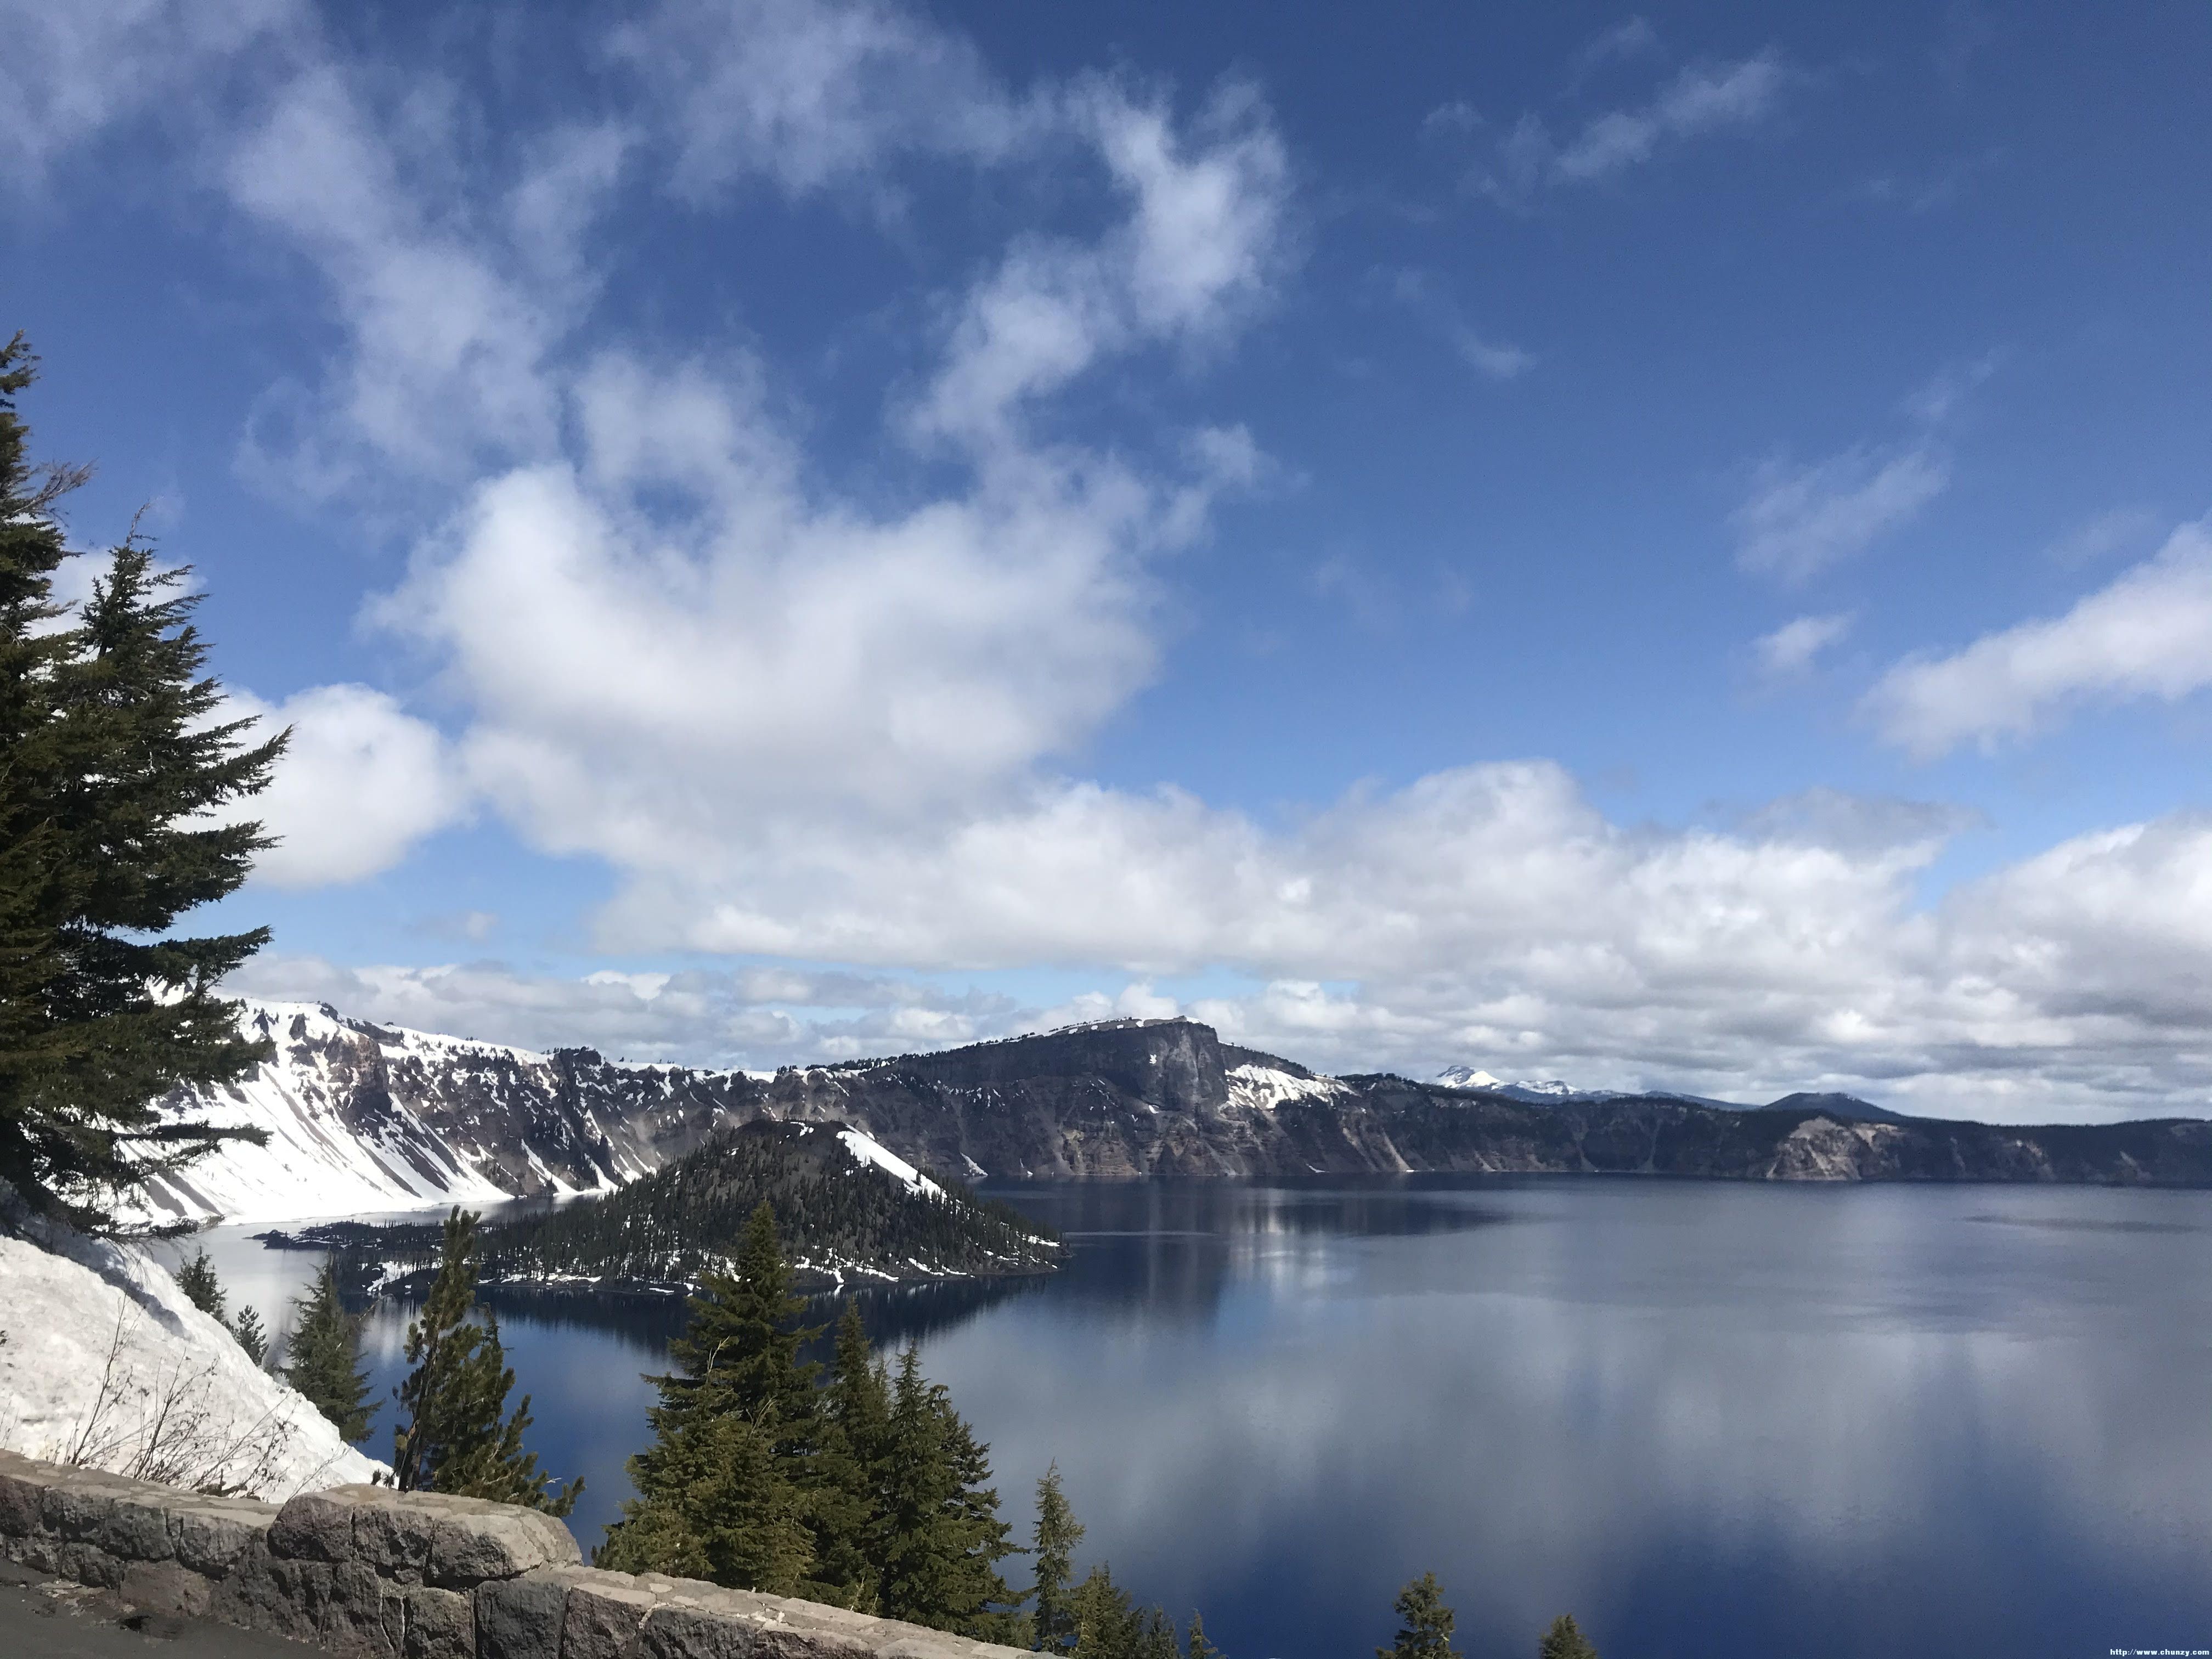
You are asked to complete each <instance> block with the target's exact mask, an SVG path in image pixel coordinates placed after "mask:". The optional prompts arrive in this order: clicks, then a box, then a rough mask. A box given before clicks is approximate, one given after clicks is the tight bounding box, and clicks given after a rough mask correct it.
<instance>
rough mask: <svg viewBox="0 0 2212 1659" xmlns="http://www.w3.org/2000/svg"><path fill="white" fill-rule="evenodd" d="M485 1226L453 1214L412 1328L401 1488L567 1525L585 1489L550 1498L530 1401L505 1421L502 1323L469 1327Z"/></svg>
mask: <svg viewBox="0 0 2212 1659" xmlns="http://www.w3.org/2000/svg"><path fill="white" fill-rule="evenodd" d="M477 1272H478V1261H477V1218H476V1217H475V1216H474V1215H471V1214H468V1213H465V1212H463V1211H461V1210H459V1209H458V1208H457V1209H455V1210H454V1211H453V1213H452V1214H451V1215H450V1216H448V1217H447V1220H446V1233H445V1242H444V1251H443V1255H442V1259H441V1261H440V1264H439V1267H438V1277H437V1280H436V1282H435V1284H433V1285H431V1287H430V1296H429V1300H428V1302H427V1303H425V1304H423V1308H422V1316H421V1317H420V1318H418V1319H416V1321H415V1322H413V1323H411V1324H410V1325H409V1326H408V1328H407V1363H408V1364H409V1365H410V1366H411V1367H412V1368H413V1369H412V1370H410V1371H409V1373H408V1375H407V1379H406V1381H405V1382H404V1383H401V1384H400V1385H399V1388H398V1396H399V1403H400V1407H401V1408H402V1410H403V1411H404V1412H405V1413H406V1419H405V1420H404V1422H402V1423H401V1424H400V1425H399V1426H398V1428H397V1429H396V1430H395V1431H394V1432H393V1442H392V1473H393V1481H394V1484H395V1485H397V1486H398V1487H399V1488H400V1490H402V1491H403V1492H408V1491H414V1492H455V1493H458V1494H459V1495H461V1496H463V1497H467V1498H490V1499H491V1500H493V1501H494V1502H495V1503H501V1504H525V1505H527V1506H528V1507H529V1508H532V1509H538V1510H545V1511H546V1512H547V1513H548V1514H551V1515H566V1514H568V1512H569V1511H570V1510H573V1509H574V1508H575V1506H576V1498H577V1496H578V1494H579V1493H580V1492H582V1491H583V1489H584V1483H583V1482H582V1481H581V1480H572V1481H570V1482H569V1483H568V1488H567V1490H566V1491H565V1492H562V1493H560V1494H558V1495H556V1494H554V1493H551V1492H548V1491H547V1488H548V1487H549V1486H550V1485H551V1484H552V1477H551V1476H550V1475H548V1474H542V1473H541V1472H540V1471H539V1469H538V1457H537V1454H535V1453H534V1452H526V1451H525V1450H523V1449H522V1432H523V1431H524V1430H525V1429H526V1428H528V1427H529V1426H530V1396H529V1395H523V1396H522V1403H521V1404H520V1406H518V1407H516V1408H515V1411H514V1414H513V1416H511V1417H504V1416H503V1413H505V1412H506V1411H507V1394H508V1392H509V1391H510V1390H511V1389H513V1387H514V1373H513V1371H511V1370H507V1363H506V1362H507V1354H506V1351H505V1350H504V1349H503V1348H502V1347H501V1346H500V1340H499V1322H498V1321H497V1320H495V1319H494V1318H492V1317H490V1316H489V1315H486V1316H485V1320H484V1322H483V1324H482V1325H477V1324H474V1323H472V1322H470V1320H469V1315H470V1314H471V1312H472V1311H473V1310H474V1309H475V1305H476V1287H477Z"/></svg>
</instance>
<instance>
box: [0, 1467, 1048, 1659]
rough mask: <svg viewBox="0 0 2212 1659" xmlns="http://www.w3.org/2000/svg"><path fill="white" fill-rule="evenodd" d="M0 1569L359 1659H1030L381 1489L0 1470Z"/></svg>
mask: <svg viewBox="0 0 2212 1659" xmlns="http://www.w3.org/2000/svg"><path fill="white" fill-rule="evenodd" d="M0 1557H5V1558H7V1559H10V1560H14V1561H18V1562H21V1563H22V1564H23V1565H27V1566H30V1567H33V1568H36V1569H38V1570H39V1571H42V1572H50V1573H53V1574H55V1575H56V1576H58V1577H64V1578H70V1579H74V1580H76V1582H78V1583H85V1584H95V1585H98V1586H100V1588H102V1589H106V1590H110V1591H112V1592H113V1593H114V1595H116V1596H117V1597H118V1599H120V1600H121V1601H126V1602H129V1603H131V1605H132V1606H133V1607H137V1608H141V1609H144V1610H147V1611H151V1612H155V1613H172V1614H177V1615H181V1616H183V1617H185V1618H194V1619H210V1620H216V1621H219V1622H222V1623H225V1624H230V1625H236V1626H243V1627H245V1628H246V1629H250V1630H259V1631H267V1632H271V1633H273V1634H276V1635H279V1636H284V1637H289V1638H292V1639H294V1640H295V1641H300V1642H304V1643H312V1644H314V1645H315V1646H317V1647H319V1648H321V1649H323V1650H325V1651H327V1652H331V1653H335V1654H342V1655H347V1656H363V1659H368V1656H376V1659H1025V1656H1019V1655H1018V1654H1017V1652H1016V1650H1013V1649H1012V1648H1002V1647H993V1646H990V1645H988V1644H985V1643H981V1642H971V1641H969V1640H967V1639H966V1638H962V1637H957V1636H951V1635H947V1634H945V1632H941V1631H933V1630H925V1629H923V1628H921V1626H915V1625H903V1624H900V1623H898V1622H896V1620H889V1619H872V1618H869V1617H867V1616H866V1615H865V1614H862V1613H848V1612H847V1611H845V1610H844V1609H843V1608H841V1607H822V1606H818V1605H817V1604H816V1603H813V1602H811V1601H791V1600H787V1599H786V1598H784V1597H781V1596H774V1595H752V1594H750V1593H749V1592H747V1591H744V1590H728V1589H720V1588H719V1587H718V1586H716V1585H713V1584H707V1583H699V1582H698V1581H696V1580H693V1579H684V1578H666V1577H661V1576H659V1574H656V1573H645V1574H640V1575H635V1576H633V1575H631V1574H629V1573H621V1572H602V1571H598V1570H597V1569H595V1568H592V1567H587V1566H585V1565H583V1558H582V1554H581V1553H580V1551H579V1550H578V1549H577V1547H576V1541H575V1539H574V1537H573V1536H572V1535H571V1534H569V1531H568V1528H566V1527H564V1526H563V1525H562V1524H561V1522H558V1521H556V1520H554V1519H553V1518H552V1517H550V1516H544V1515H540V1514H538V1513H536V1512H535V1511H533V1510H523V1509H516V1508H513V1507H511V1506H509V1505H507V1504H489V1503H485V1502H483V1500H481V1499H478V1498H447V1497H443V1496H441V1495H438V1494H435V1493H429V1492H394V1491H392V1489H391V1488H390V1487H388V1486H339V1487H337V1488H335V1489H333V1490H331V1491H330V1492H308V1493H305V1494H303V1495H301V1496H300V1497H298V1498H293V1499H292V1500H291V1501H290V1502H289V1503H287V1504H284V1505H283V1508H281V1509H279V1508H277V1507H276V1506H275V1505H273V1504H262V1503H257V1502H255V1501H253V1500H252V1499H250V1498H204V1497H200V1496H197V1495H196V1494H193V1493H191V1492H179V1491H177V1490H175V1489H173V1488H172V1487H167V1486H150V1485H149V1484H147V1483H146V1482H144V1481H139V1480H125V1479H124V1478H122V1477H121V1476H119V1475H112V1474H99V1473H96V1472H94V1471H91V1470H87V1469H72V1468H61V1467H59V1466H58V1465H56V1464H52V1463H40V1462H34V1461H33V1460H32V1459H30V1458H27V1457H18V1456H16V1455H14V1454H12V1453H9V1452H0Z"/></svg>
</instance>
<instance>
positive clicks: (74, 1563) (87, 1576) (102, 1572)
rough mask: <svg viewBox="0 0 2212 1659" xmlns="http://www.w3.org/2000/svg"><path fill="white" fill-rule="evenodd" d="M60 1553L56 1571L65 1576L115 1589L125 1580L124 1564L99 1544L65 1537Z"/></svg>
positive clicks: (83, 1582)
mask: <svg viewBox="0 0 2212 1659" xmlns="http://www.w3.org/2000/svg"><path fill="white" fill-rule="evenodd" d="M58 1555H59V1558H60V1559H59V1564H58V1566H57V1567H56V1569H55V1571H57V1572H58V1574H59V1575H60V1576H61V1577H64V1578H74V1579H75V1580H76V1582H77V1583H80V1584H97V1585H99V1586H100V1589H114V1588H115V1587H116V1586H117V1585H118V1584H119V1583H122V1582H123V1568H124V1564H123V1563H122V1562H120V1561H118V1560H117V1559H115V1558H114V1557H113V1556H112V1555H110V1554H109V1553H107V1552H106V1550H104V1549H102V1548H100V1546H99V1545H97V1544H88V1543H80V1542H75V1541H70V1540H68V1539H64V1540H63V1541H62V1545H61V1548H60V1549H59V1551H58Z"/></svg>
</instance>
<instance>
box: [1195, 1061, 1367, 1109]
mask: <svg viewBox="0 0 2212 1659" xmlns="http://www.w3.org/2000/svg"><path fill="white" fill-rule="evenodd" d="M1224 1075H1225V1076H1226V1078H1227V1079H1228V1081H1229V1104H1230V1106H1231V1109H1241V1110H1243V1111H1248V1112H1272V1111H1273V1110H1274V1109H1275V1108H1277V1107H1278V1106H1280V1105H1282V1104H1283V1103H1285V1102H1286V1101H1292V1100H1327V1099H1328V1098H1330V1097H1333V1096H1335V1095H1341V1094H1348V1093H1349V1092H1351V1091H1349V1090H1348V1089H1346V1087H1345V1085H1343V1084H1341V1083H1339V1082H1338V1081H1337V1080H1336V1079H1334V1078H1333V1077H1300V1076H1299V1075H1298V1074H1297V1073H1296V1072H1285V1071H1283V1070H1281V1069H1280V1068H1279V1067H1277V1066H1258V1065H1250V1064H1247V1065H1243V1066H1230V1067H1228V1068H1227V1071H1226V1072H1225V1074H1224Z"/></svg>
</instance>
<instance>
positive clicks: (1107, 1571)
mask: <svg viewBox="0 0 2212 1659" xmlns="http://www.w3.org/2000/svg"><path fill="white" fill-rule="evenodd" d="M1067 1610H1068V1614H1069V1616H1070V1618H1071V1619H1072V1620H1073V1623H1074V1626H1075V1649H1074V1650H1075V1655H1076V1659H1137V1648H1138V1642H1139V1637H1140V1635H1141V1634H1142V1632H1143V1622H1142V1617H1141V1615H1140V1614H1139V1613H1138V1612H1137V1609H1136V1608H1135V1607H1134V1606H1133V1605H1132V1604H1131V1602H1130V1601H1129V1593H1128V1591H1127V1590H1125V1589H1122V1588H1121V1586H1120V1585H1119V1584H1117V1583H1115V1582H1114V1571H1113V1569H1112V1568H1111V1567H1109V1566H1108V1565H1105V1564H1104V1563H1103V1562H1101V1563H1100V1564H1099V1565H1097V1566H1095V1567H1093V1568H1091V1571H1090V1573H1089V1574H1088V1575H1087V1576H1086V1577H1085V1578H1084V1580H1083V1582H1082V1583H1079V1584H1078V1585H1077V1586H1076V1587H1075V1589H1073V1591H1072V1592H1071V1593H1070V1594H1069V1595H1068V1598H1067Z"/></svg>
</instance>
